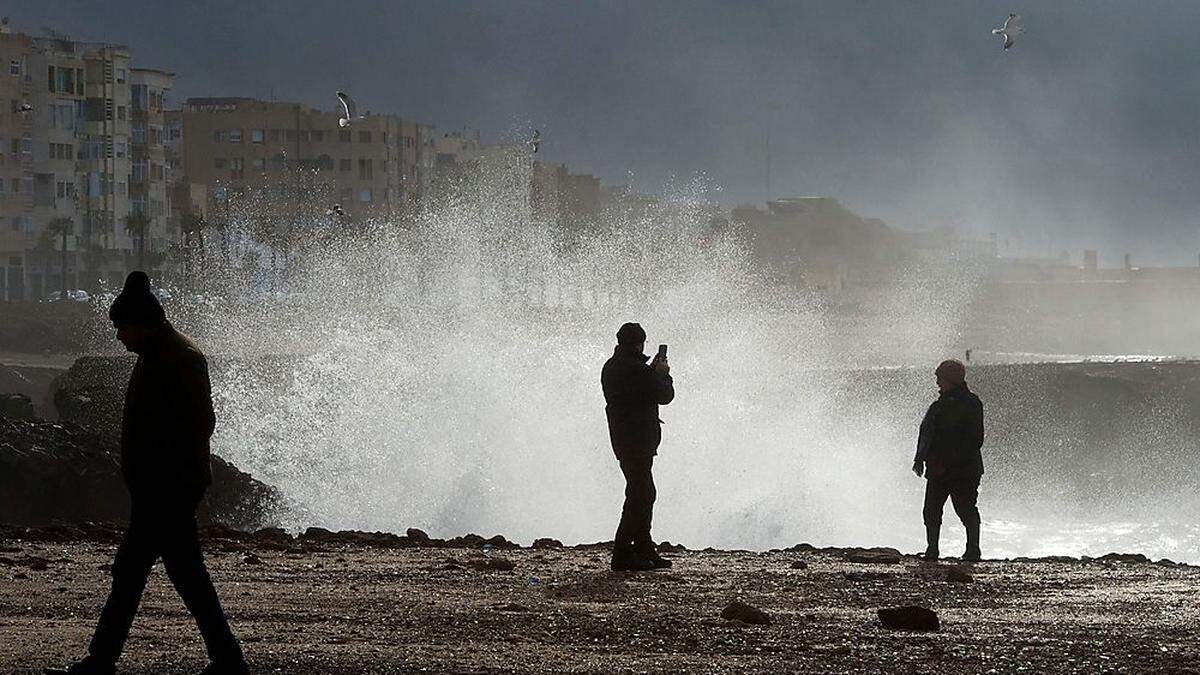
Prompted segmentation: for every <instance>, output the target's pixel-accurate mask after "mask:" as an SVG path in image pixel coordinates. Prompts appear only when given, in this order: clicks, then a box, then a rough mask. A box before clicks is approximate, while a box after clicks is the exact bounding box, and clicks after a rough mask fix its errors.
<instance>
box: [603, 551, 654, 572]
mask: <svg viewBox="0 0 1200 675" xmlns="http://www.w3.org/2000/svg"><path fill="white" fill-rule="evenodd" d="M653 569H657V567H656V566H655V564H654V561H652V560H647V559H646V558H643V557H642V556H640V555H638V554H637V553H634V552H633V551H613V557H612V571H614V572H648V571H650V570H653Z"/></svg>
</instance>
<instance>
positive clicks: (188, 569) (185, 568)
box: [88, 501, 242, 664]
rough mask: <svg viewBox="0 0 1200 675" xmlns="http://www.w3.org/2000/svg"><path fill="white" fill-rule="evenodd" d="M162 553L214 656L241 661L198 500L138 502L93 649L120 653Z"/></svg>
mask: <svg viewBox="0 0 1200 675" xmlns="http://www.w3.org/2000/svg"><path fill="white" fill-rule="evenodd" d="M159 558H162V561H163V567H165V568H166V570H167V576H168V577H169V578H170V579H171V583H172V584H173V585H174V586H175V590H176V592H178V593H179V597H181V598H182V599H183V604H184V605H185V606H186V607H187V609H188V611H189V612H191V614H192V617H194V618H195V619H196V625H197V626H199V628H200V633H201V635H203V636H204V646H205V647H206V648H207V650H208V657H209V659H210V660H211V661H214V662H231V661H232V662H238V661H241V659H242V651H241V648H240V647H239V646H238V643H237V640H236V639H234V637H233V632H232V631H230V630H229V622H228V621H226V620H225V612H224V611H222V609H221V602H220V600H218V599H217V591H216V589H214V588H213V585H212V580H211V579H209V577H208V570H207V569H205V567H204V557H203V555H202V554H201V552H200V538H199V535H198V533H197V531H196V504H195V503H194V502H185V503H170V502H168V503H162V502H158V501H156V502H153V503H141V504H139V503H138V502H137V501H135V502H134V505H133V510H132V514H131V515H130V518H129V530H128V531H126V533H125V538H124V539H123V540H122V541H121V546H120V548H118V549H117V557H116V560H115V561H114V562H113V567H112V577H113V581H112V591H111V592H110V593H109V594H108V601H107V602H105V603H104V609H103V610H102V611H101V612H100V621H99V624H98V625H97V626H96V633H95V635H94V636H93V637H92V643H91V645H90V646H89V647H88V652H89V653H91V655H92V657H93V658H94V659H96V660H97V661H100V662H103V663H113V664H115V663H116V661H117V659H118V658H120V656H121V650H122V648H123V647H124V646H125V639H126V638H127V637H128V636H129V627H130V626H131V625H132V624H133V616H134V614H136V613H137V608H138V603H140V602H141V599H142V591H143V590H144V589H145V588H146V579H147V577H149V575H150V569H151V568H152V567H154V563H155V561H157V560H158V559H159Z"/></svg>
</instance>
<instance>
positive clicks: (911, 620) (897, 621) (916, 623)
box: [877, 605, 941, 631]
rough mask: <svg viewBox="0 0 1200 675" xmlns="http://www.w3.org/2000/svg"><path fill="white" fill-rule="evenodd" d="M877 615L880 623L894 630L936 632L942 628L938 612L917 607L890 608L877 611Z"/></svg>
mask: <svg viewBox="0 0 1200 675" xmlns="http://www.w3.org/2000/svg"><path fill="white" fill-rule="evenodd" d="M877 614H878V615H879V623H881V624H883V627H884V628H890V629H892V630H919V631H936V630H938V629H940V628H941V623H940V622H939V621H938V615H937V613H936V612H934V611H933V610H931V609H928V608H925V607H919V606H917V605H906V606H904V607H888V608H885V609H880V610H877Z"/></svg>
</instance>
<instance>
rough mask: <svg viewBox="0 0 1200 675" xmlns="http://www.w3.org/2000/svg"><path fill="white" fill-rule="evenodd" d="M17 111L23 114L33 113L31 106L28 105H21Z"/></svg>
mask: <svg viewBox="0 0 1200 675" xmlns="http://www.w3.org/2000/svg"><path fill="white" fill-rule="evenodd" d="M18 110H20V111H21V112H23V113H28V112H33V106H32V105H30V104H28V103H22V104H21V107H20V108H18Z"/></svg>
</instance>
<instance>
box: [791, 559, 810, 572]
mask: <svg viewBox="0 0 1200 675" xmlns="http://www.w3.org/2000/svg"><path fill="white" fill-rule="evenodd" d="M791 567H792V569H794V570H806V569H808V563H806V562H804V561H803V560H793V561H792V565H791Z"/></svg>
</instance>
